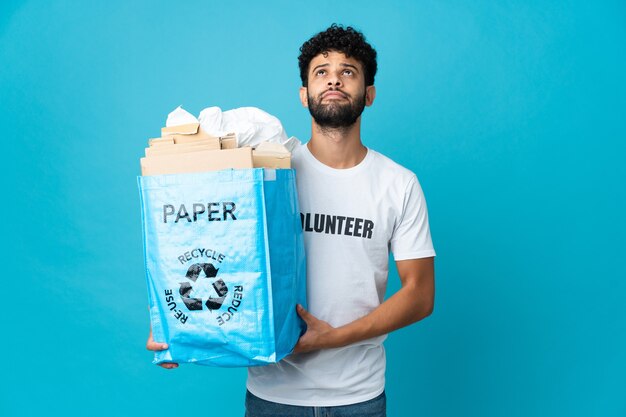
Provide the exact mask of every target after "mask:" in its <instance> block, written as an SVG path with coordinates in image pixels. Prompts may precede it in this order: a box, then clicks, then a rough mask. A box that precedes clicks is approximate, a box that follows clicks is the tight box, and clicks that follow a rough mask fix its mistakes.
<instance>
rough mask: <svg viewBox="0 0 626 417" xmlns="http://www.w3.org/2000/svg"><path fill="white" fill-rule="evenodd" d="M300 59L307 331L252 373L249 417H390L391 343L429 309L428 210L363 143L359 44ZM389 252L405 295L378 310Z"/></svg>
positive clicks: (370, 76) (365, 61)
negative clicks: (305, 134)
mask: <svg viewBox="0 0 626 417" xmlns="http://www.w3.org/2000/svg"><path fill="white" fill-rule="evenodd" d="M300 52H301V54H300V57H299V64H300V76H301V78H302V87H301V88H300V100H301V101H302V104H303V106H305V107H307V108H308V109H309V112H310V113H311V116H312V121H311V124H312V131H311V139H310V141H309V142H308V143H307V144H306V145H303V146H302V147H300V148H299V149H298V150H296V151H295V152H294V154H293V166H294V168H295V169H296V172H297V183H298V194H299V202H300V211H301V213H302V214H301V216H302V226H303V231H304V243H305V249H306V255H307V301H308V308H309V311H305V310H304V309H303V308H302V307H301V306H298V313H299V314H300V316H301V317H302V319H303V320H304V321H305V322H306V324H307V331H306V333H305V334H304V335H303V336H302V337H301V338H300V340H299V341H298V344H297V345H296V348H295V352H294V353H293V354H292V355H290V356H288V357H287V358H285V359H283V360H282V361H281V362H279V363H277V364H275V365H269V366H263V367H253V368H249V371H248V383H247V387H248V393H247V396H246V409H247V413H246V416H247V417H256V416H273V417H283V416H284V417H298V416H313V415H329V416H360V417H366V416H384V415H385V394H384V385H385V351H384V349H383V346H382V342H383V340H384V339H385V337H386V336H385V335H386V334H387V333H389V332H391V331H393V330H396V329H398V328H401V327H404V326H407V325H409V324H411V323H414V322H416V321H418V320H421V319H423V318H424V317H426V316H428V315H429V314H430V313H431V312H432V310H433V304H434V266H433V259H434V258H433V257H434V256H435V252H434V250H433V246H432V241H431V237H430V230H429V226H428V214H427V211H426V202H425V200H424V196H423V194H422V190H421V188H420V185H419V183H418V181H417V178H416V176H415V174H413V173H412V172H410V171H409V170H407V169H405V168H403V167H401V166H400V165H398V164H396V163H394V162H393V161H391V160H390V159H388V158H386V157H384V156H383V155H381V154H379V153H377V152H375V151H373V150H371V149H368V148H366V147H365V146H363V144H362V143H361V113H362V112H363V109H364V107H365V106H371V105H372V103H373V102H374V97H375V96H376V89H375V87H374V76H375V75H376V68H377V64H376V51H375V50H374V49H373V48H372V47H371V46H370V45H369V44H368V43H367V42H366V41H365V38H364V37H363V35H362V34H361V33H359V32H357V31H355V30H354V29H352V28H350V27H347V28H343V27H340V26H337V25H332V26H331V27H330V28H328V29H327V30H325V31H324V32H321V33H319V34H317V35H315V36H314V37H313V38H311V39H310V40H308V41H307V42H305V43H304V44H303V45H302V47H301V48H300ZM390 249H391V251H392V252H393V255H394V259H395V261H396V265H397V269H398V274H399V276H400V280H401V282H402V287H401V289H400V290H399V291H397V292H396V293H395V294H394V295H393V296H392V297H390V298H389V299H387V300H386V301H384V302H383V296H384V293H385V288H386V284H387V272H388V259H389V250H390ZM316 408H317V410H316ZM322 408H323V409H324V412H325V414H320V412H321V409H322Z"/></svg>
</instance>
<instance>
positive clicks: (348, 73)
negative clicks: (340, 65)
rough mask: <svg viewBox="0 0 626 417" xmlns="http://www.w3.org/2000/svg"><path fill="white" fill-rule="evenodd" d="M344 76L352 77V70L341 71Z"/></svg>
mask: <svg viewBox="0 0 626 417" xmlns="http://www.w3.org/2000/svg"><path fill="white" fill-rule="evenodd" d="M343 74H344V75H352V70H348V69H347V70H343Z"/></svg>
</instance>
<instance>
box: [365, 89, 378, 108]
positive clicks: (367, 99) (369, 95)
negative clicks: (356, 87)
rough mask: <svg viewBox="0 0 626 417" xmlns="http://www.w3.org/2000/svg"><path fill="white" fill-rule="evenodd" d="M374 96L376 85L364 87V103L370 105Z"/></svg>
mask: <svg viewBox="0 0 626 417" xmlns="http://www.w3.org/2000/svg"><path fill="white" fill-rule="evenodd" d="M374 98H376V87H374V86H373V85H368V86H367V87H365V105H366V106H371V105H372V104H373V103H374Z"/></svg>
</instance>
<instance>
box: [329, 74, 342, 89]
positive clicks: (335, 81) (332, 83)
mask: <svg viewBox="0 0 626 417" xmlns="http://www.w3.org/2000/svg"><path fill="white" fill-rule="evenodd" d="M328 86H329V87H339V86H341V79H340V78H339V77H338V76H336V75H333V76H331V77H330V78H329V79H328Z"/></svg>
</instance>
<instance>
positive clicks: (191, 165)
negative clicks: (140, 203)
mask: <svg viewBox="0 0 626 417" xmlns="http://www.w3.org/2000/svg"><path fill="white" fill-rule="evenodd" d="M229 168H234V169H246V168H253V164H252V148H237V149H227V150H204V151H198V152H186V153H178V154H166V155H158V156H149V157H145V158H141V175H163V174H183V173H188V172H205V171H218V170H220V169H229Z"/></svg>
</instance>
